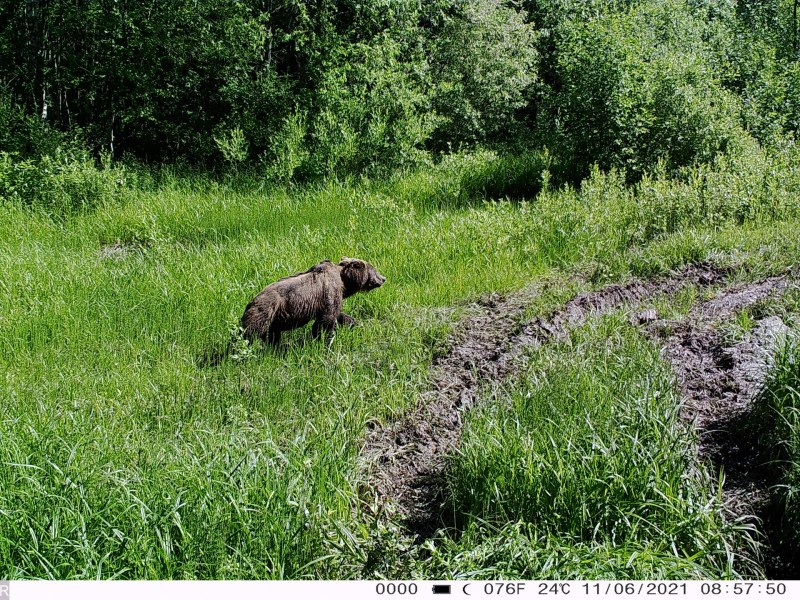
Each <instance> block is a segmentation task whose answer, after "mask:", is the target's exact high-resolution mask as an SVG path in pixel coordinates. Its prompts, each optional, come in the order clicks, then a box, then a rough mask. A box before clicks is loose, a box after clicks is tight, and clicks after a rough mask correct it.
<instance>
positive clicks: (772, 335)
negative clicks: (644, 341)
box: [646, 276, 798, 576]
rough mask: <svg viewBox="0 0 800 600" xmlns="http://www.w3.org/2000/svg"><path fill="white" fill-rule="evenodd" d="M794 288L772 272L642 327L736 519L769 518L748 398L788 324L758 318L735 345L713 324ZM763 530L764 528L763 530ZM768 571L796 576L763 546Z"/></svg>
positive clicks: (767, 486)
mask: <svg viewBox="0 0 800 600" xmlns="http://www.w3.org/2000/svg"><path fill="white" fill-rule="evenodd" d="M795 285H797V284H796V283H794V282H793V280H792V278H790V277H788V276H787V277H772V278H769V279H764V280H762V281H758V282H755V283H751V284H747V285H740V286H736V287H733V288H729V289H727V290H724V291H722V292H721V293H720V294H718V295H717V296H716V297H715V298H713V299H711V300H708V301H707V302H702V303H700V304H698V305H696V306H695V307H694V308H693V309H692V310H691V311H690V313H689V315H688V316H687V317H686V318H685V319H683V320H681V321H678V322H668V321H655V322H652V323H650V324H649V325H647V327H646V331H647V332H648V333H649V334H650V335H651V336H652V337H653V338H654V339H656V340H657V342H658V343H660V344H661V345H662V347H663V350H662V355H663V356H664V358H665V359H666V360H668V361H669V362H670V364H671V365H672V369H673V372H674V373H675V375H676V378H677V381H678V385H679V386H680V389H681V394H682V397H683V406H682V416H683V417H684V418H685V419H686V420H687V421H690V422H693V423H694V426H695V427H696V429H697V431H698V434H699V448H698V453H699V455H700V457H701V458H702V459H704V460H708V461H710V462H711V463H712V464H713V465H714V467H715V469H716V470H717V471H721V472H722V473H723V474H724V482H723V488H722V493H723V500H724V502H725V504H726V506H727V508H728V509H729V510H730V511H731V512H732V513H733V515H734V516H736V517H742V518H746V517H749V516H751V515H755V516H757V518H758V519H759V520H760V521H761V522H762V523H765V522H768V521H769V520H770V513H771V511H772V508H771V505H770V503H771V500H772V499H771V492H770V490H771V488H772V486H774V485H775V482H774V481H773V480H772V477H773V475H772V473H771V471H770V470H769V469H768V468H766V466H765V459H764V458H763V454H762V451H761V449H760V448H759V447H758V443H757V440H755V439H753V438H752V435H751V434H749V433H748V432H751V431H753V427H752V417H751V410H752V402H753V400H754V399H755V397H756V396H757V395H758V393H759V391H760V390H761V387H762V385H763V383H764V378H765V376H766V374H767V371H768V368H769V360H770V357H771V355H772V354H773V352H774V350H775V347H776V345H777V343H778V340H779V339H780V338H781V337H783V336H785V335H786V333H787V332H788V327H787V326H786V324H785V323H784V322H783V321H782V320H781V318H780V317H777V316H770V317H765V318H763V319H761V320H759V321H757V322H756V324H755V326H754V327H753V329H752V330H751V331H750V332H749V333H748V334H747V335H746V336H745V337H744V338H743V339H742V340H741V341H739V342H736V343H733V342H728V341H726V339H725V336H724V335H723V334H722V333H721V332H720V328H719V326H720V324H722V323H723V322H725V321H727V320H730V319H731V318H733V317H734V315H735V314H736V313H737V312H738V311H741V310H742V309H744V308H747V307H749V306H752V305H753V304H755V303H757V302H760V301H762V300H765V299H767V298H770V297H776V296H779V295H781V294H783V293H784V292H785V291H786V290H787V289H789V288H790V287H792V286H795ZM768 533H769V532H768ZM765 550H766V552H765V554H766V557H765V558H766V561H767V564H766V568H767V572H768V574H770V576H787V575H792V576H797V575H798V572H797V567H794V571H792V568H793V567H791V566H790V565H787V564H785V563H782V561H781V559H780V557H778V556H776V555H774V553H772V552H771V551H770V549H769V548H766V549H765Z"/></svg>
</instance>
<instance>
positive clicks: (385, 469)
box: [362, 263, 727, 538]
mask: <svg viewBox="0 0 800 600" xmlns="http://www.w3.org/2000/svg"><path fill="white" fill-rule="evenodd" d="M726 274H727V273H726V271H725V270H723V269H719V268H717V267H714V266H712V265H709V264H705V263H703V264H698V265H691V266H689V267H686V268H684V269H683V270H681V271H679V272H678V273H676V274H675V275H673V276H671V277H666V278H662V279H659V280H655V281H649V282H643V281H634V282H631V283H628V284H626V285H611V286H608V287H606V288H603V289H601V290H599V291H595V292H589V293H584V294H580V295H578V296H576V297H574V298H573V299H571V300H569V301H568V302H567V303H566V304H565V305H564V306H563V307H562V308H560V309H559V310H557V311H555V312H554V313H553V314H551V315H550V316H549V317H548V318H536V319H533V320H531V321H529V322H525V323H523V322H522V320H523V314H524V311H525V307H526V306H527V305H528V304H529V303H530V301H531V299H532V298H533V297H535V296H536V295H537V294H538V293H539V292H540V291H541V289H540V288H538V287H532V288H528V289H525V290H523V291H521V292H518V293H516V294H512V295H509V296H507V297H505V298H501V297H498V296H494V295H493V296H489V297H486V298H483V299H482V300H481V301H480V302H479V303H477V304H475V305H473V306H471V307H470V309H469V311H468V316H467V317H466V318H465V319H464V321H463V322H462V323H461V325H460V327H459V328H458V330H457V331H456V333H455V334H454V336H453V340H452V342H453V343H452V347H451V349H450V351H449V352H448V353H447V354H445V355H444V356H442V357H440V358H438V359H436V360H435V361H434V364H433V366H432V369H431V373H430V384H429V389H428V390H427V391H426V392H424V393H423V394H422V395H421V396H420V398H419V401H418V404H417V406H416V407H415V408H414V409H413V410H412V411H411V412H410V413H409V414H407V415H406V416H405V417H403V418H402V419H400V420H398V421H396V422H394V423H390V424H387V425H385V426H382V427H377V428H374V429H373V430H372V431H370V432H369V433H368V435H367V437H366V440H365V444H364V448H363V450H362V464H363V465H364V469H365V470H366V471H367V486H366V487H367V489H366V490H365V491H366V492H367V493H369V494H370V495H371V496H372V497H373V498H374V499H375V500H377V504H378V505H379V506H383V507H386V506H391V507H393V508H394V509H396V510H397V511H398V512H399V514H400V516H401V517H402V519H403V520H404V522H405V524H406V526H407V527H408V528H409V530H410V532H411V533H414V534H417V535H419V536H420V537H423V538H424V537H426V536H427V535H429V534H431V533H432V532H433V531H434V530H435V529H436V528H437V527H439V526H440V525H441V524H442V515H443V506H442V503H443V492H444V482H445V478H444V475H445V468H446V457H447V455H449V454H451V453H452V451H453V450H454V449H455V448H456V447H457V445H458V441H459V437H460V433H461V426H462V415H463V414H464V412H465V411H467V410H469V409H470V407H472V406H473V405H474V403H475V402H476V401H477V400H478V399H479V396H480V392H481V388H482V387H483V386H485V385H487V384H489V383H492V382H498V381H500V380H502V379H503V378H505V377H506V376H508V375H509V374H512V373H514V372H515V371H517V370H518V369H519V367H520V365H521V364H522V362H523V360H524V357H525V350H526V349H530V348H533V347H537V346H541V345H543V344H546V343H548V342H550V341H553V340H558V339H561V338H563V337H565V336H566V335H567V334H568V332H569V330H570V329H572V328H574V327H577V326H579V325H581V324H583V323H584V322H585V321H586V320H587V319H588V318H589V317H590V316H596V315H600V314H604V313H608V312H611V311H613V310H615V309H617V308H619V307H620V306H623V305H636V304H638V303H640V302H641V301H643V300H645V299H647V298H652V297H654V296H656V295H659V294H663V293H669V292H672V291H675V290H677V289H679V288H681V287H684V286H687V285H698V286H708V285H714V284H717V283H720V282H722V281H723V280H724V278H725V276H726ZM645 313H647V314H644V313H642V314H640V315H638V316H635V317H636V318H637V319H638V322H647V321H649V320H652V319H653V318H655V317H654V315H652V314H650V312H649V311H645Z"/></svg>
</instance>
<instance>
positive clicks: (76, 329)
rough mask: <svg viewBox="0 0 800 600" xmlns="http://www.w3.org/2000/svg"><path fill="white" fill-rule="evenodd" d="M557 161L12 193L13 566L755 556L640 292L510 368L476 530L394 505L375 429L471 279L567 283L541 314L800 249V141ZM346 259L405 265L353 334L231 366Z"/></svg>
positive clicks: (451, 321) (405, 400)
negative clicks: (271, 322) (267, 288)
mask: <svg viewBox="0 0 800 600" xmlns="http://www.w3.org/2000/svg"><path fill="white" fill-rule="evenodd" d="M548 160H549V159H548V157H547V156H546V155H545V154H538V153H530V154H527V155H524V156H521V157H520V156H517V157H514V158H504V157H501V156H497V155H495V154H492V153H489V152H484V153H477V154H472V155H469V154H463V155H456V156H453V157H450V158H448V159H446V160H445V161H443V162H442V163H441V164H439V165H437V166H431V167H425V168H421V169H419V170H414V171H409V172H404V173H400V174H398V175H395V176H393V177H391V178H388V179H382V180H369V179H351V180H345V181H336V180H333V181H330V182H328V183H324V184H318V185H308V186H262V185H260V184H259V182H258V181H257V180H253V179H251V178H247V177H240V178H230V179H227V180H211V179H208V178H205V177H200V176H173V175H169V174H165V175H164V176H163V177H161V179H160V180H159V181H158V183H154V184H152V185H149V186H141V187H140V188H138V189H131V190H129V191H128V192H126V193H125V194H124V197H123V198H122V199H121V200H114V201H109V202H105V203H101V204H100V205H99V206H97V207H96V208H93V209H91V210H85V211H82V212H77V213H73V214H69V215H67V216H58V215H56V216H53V215H51V214H48V213H46V212H45V211H44V210H43V209H39V208H36V207H32V208H31V207H21V206H20V205H18V204H15V203H13V202H6V203H5V204H3V205H2V206H0V292H1V293H0V382H2V384H1V385H0V406H1V407H2V410H0V414H1V415H2V417H0V418H1V419H2V426H0V578H59V579H71V578H80V579H89V578H102V579H108V578H125V579H138V578H211V579H217V578H220V579H221V578H237V579H238V578H292V579H295V578H297V579H299V578H361V577H381V576H391V577H411V576H414V577H433V576H437V577H438V576H447V577H498V576H520V577H522V576H524V577H532V578H543V577H544V578H565V577H623V576H624V577H632V578H633V577H670V578H682V577H710V578H717V577H732V576H736V575H742V574H745V575H758V574H759V573H760V570H759V566H758V564H757V556H756V554H755V553H754V551H753V549H752V544H751V543H750V542H749V541H748V537H747V532H746V531H744V530H743V528H742V527H740V526H738V525H737V524H735V523H733V524H731V523H728V522H727V521H725V520H724V518H723V514H722V509H721V508H720V505H719V498H718V494H717V492H716V487H717V486H716V484H715V482H714V481H712V478H711V476H710V475H709V473H708V472H707V470H706V468H705V467H704V466H703V465H701V464H698V463H697V459H696V457H695V455H694V454H693V452H692V450H691V448H692V443H693V433H692V432H691V431H689V430H688V429H686V428H685V427H683V426H681V425H680V423H679V422H678V421H677V417H676V415H677V407H678V402H679V399H678V397H677V394H676V392H675V390H674V387H673V383H672V379H671V375H670V373H669V367H668V366H667V365H665V364H664V363H662V362H661V361H660V359H659V358H658V350H657V349H656V348H654V347H653V346H652V345H650V344H649V343H648V342H647V341H646V340H645V339H644V338H641V337H640V336H639V335H638V334H637V333H636V332H635V330H633V329H632V328H630V327H626V326H625V321H624V315H616V316H614V315H612V316H611V317H607V318H605V319H603V320H600V321H597V322H595V321H591V322H590V323H588V324H587V325H586V326H585V327H583V328H581V329H580V330H578V331H576V332H575V333H574V335H573V337H572V338H571V340H570V341H569V342H568V343H567V342H565V343H563V344H558V345H555V346H554V347H552V348H547V349H543V350H541V351H539V354H538V355H537V356H534V357H532V361H531V364H530V366H529V368H528V369H527V370H526V371H525V372H524V373H523V374H522V375H521V376H520V378H519V380H515V381H510V382H507V383H506V384H504V385H503V386H502V387H499V388H496V389H491V390H487V394H486V395H487V398H488V400H487V402H486V404H485V405H484V406H483V407H482V408H481V409H480V410H477V411H476V412H475V413H474V414H473V415H471V416H470V418H469V419H468V423H467V426H466V429H465V432H464V440H463V448H462V450H461V452H460V453H459V454H458V455H457V456H454V457H452V465H453V468H452V469H451V478H450V481H449V485H450V488H449V491H450V495H451V501H452V505H453V507H454V511H456V513H457V515H458V519H457V522H458V523H459V530H458V531H442V532H441V533H440V535H438V536H435V537H434V538H433V539H431V540H428V541H427V542H426V543H425V544H424V545H422V546H413V545H411V544H410V542H409V540H407V539H405V538H404V537H403V536H402V534H401V531H400V529H399V527H398V524H397V523H396V522H394V521H393V518H392V517H391V515H388V516H387V515H383V516H381V518H379V519H378V518H375V517H374V516H371V515H373V510H372V509H373V508H374V506H372V503H373V500H372V499H371V498H369V497H367V496H365V494H363V492H362V491H361V490H362V489H363V486H362V485H361V483H362V482H360V481H359V477H360V475H359V473H360V471H359V468H358V464H359V457H358V454H359V449H360V443H361V440H362V438H363V435H364V433H365V429H366V427H367V423H368V422H386V421H388V420H391V419H393V418H397V417H398V416H399V415H401V414H402V413H403V412H404V411H406V410H407V409H408V408H409V407H411V406H413V405H414V403H415V402H416V400H417V397H418V394H419V393H420V391H421V390H423V389H424V387H425V382H426V373H427V370H428V367H429V365H430V363H431V360H432V357H433V355H434V354H435V353H436V352H440V351H442V349H443V348H444V347H445V344H446V337H447V334H448V332H449V331H451V330H452V328H453V327H454V325H455V324H456V323H457V320H458V317H459V313H460V310H461V307H463V306H465V305H466V303H468V302H469V301H470V300H474V299H475V298H477V297H479V296H480V295H481V294H483V293H486V292H491V291H497V292H506V291H511V290H514V289H518V288H520V287H523V286H524V285H526V284H528V283H530V282H532V281H536V280H538V279H542V278H548V280H549V281H551V282H552V283H553V285H552V286H551V287H550V288H549V292H548V294H547V295H545V296H543V297H542V298H541V299H540V301H538V302H537V303H536V304H535V305H534V306H533V307H532V308H531V309H530V312H531V314H535V313H536V312H541V313H544V312H546V311H547V310H549V309H550V308H552V307H554V306H556V305H557V304H558V303H559V302H562V301H563V300H565V299H567V298H568V297H570V296H571V295H572V294H574V293H575V292H577V291H580V290H582V289H589V288H596V287H600V286H602V285H604V284H606V283H608V282H615V281H624V280H625V279H626V278H630V277H633V276H640V277H649V276H652V275H655V274H658V273H661V272H664V271H667V270H669V269H672V268H676V267H678V266H680V265H683V264H686V263H689V262H692V261H698V260H707V259H708V260H714V261H716V262H719V263H722V264H728V265H734V266H736V267H737V268H739V269H740V270H739V273H740V277H741V278H754V277H758V276H761V275H767V274H772V273H778V272H782V271H783V270H784V269H786V268H787V267H789V266H791V265H795V264H797V261H798V258H800V236H798V235H797V232H798V231H800V201H799V200H798V198H800V152H798V151H797V149H795V148H794V146H791V145H788V146H785V147H782V148H780V149H778V150H773V151H766V150H763V149H762V148H761V147H759V146H758V145H756V144H752V145H750V146H747V147H744V148H742V149H741V150H740V152H739V153H738V154H731V155H728V156H721V157H719V158H718V159H717V160H716V161H714V162H712V163H709V164H707V165H705V166H702V167H696V168H692V169H687V170H685V171H683V172H682V173H681V174H680V176H669V177H668V176H667V175H654V176H646V177H644V178H643V179H642V181H641V182H639V183H637V184H635V185H629V184H627V183H626V182H625V179H624V177H623V176H622V175H621V174H619V173H617V172H615V171H610V172H607V173H603V172H600V171H597V170H596V171H594V172H593V173H592V175H591V176H590V177H589V178H588V179H587V180H585V181H584V183H583V184H582V185H581V186H580V187H579V188H570V187H557V186H552V185H551V184H550V178H549V172H548V170H547V168H548V164H549V163H548ZM341 256H356V257H359V258H364V259H366V260H368V261H370V262H372V263H373V264H374V265H375V266H376V267H377V268H378V269H379V270H380V271H381V273H382V274H384V275H385V276H386V277H387V283H386V285H384V286H383V287H382V288H380V289H378V290H375V291H373V292H370V293H369V294H363V295H357V296H355V297H353V298H351V299H348V300H347V301H346V303H345V308H346V310H347V311H348V312H349V313H350V314H352V315H353V316H354V317H355V318H356V319H357V320H358V321H359V324H358V326H357V327H356V328H354V329H352V330H345V331H341V332H338V333H337V334H336V335H335V337H334V339H333V340H332V341H331V342H330V343H325V342H323V341H316V340H312V339H311V338H310V335H309V331H308V329H305V330H300V331H297V332H293V333H292V334H290V335H286V336H285V338H284V349H283V350H282V351H280V352H274V351H271V350H269V349H264V348H262V347H261V346H260V344H257V345H254V346H252V347H248V346H238V347H237V348H235V351H234V352H233V353H231V355H230V356H228V357H227V358H224V359H223V360H221V361H219V363H218V364H217V361H214V360H210V359H209V357H213V356H215V355H219V353H220V352H222V351H223V350H224V349H225V348H226V347H227V344H228V342H229V340H230V339H231V333H232V331H234V330H235V327H236V325H237V322H238V319H239V317H240V316H241V313H242V311H243V309H244V306H245V305H246V303H247V302H248V301H249V300H250V299H251V298H252V297H253V296H254V295H255V294H256V293H257V292H258V291H259V290H260V289H261V288H262V287H263V286H264V285H266V284H267V283H269V282H271V281H273V280H275V279H277V278H279V277H282V276H284V275H287V274H291V273H294V272H298V271H302V270H305V269H307V268H308V267H310V266H311V265H313V264H315V263H316V262H318V261H319V260H321V259H323V258H329V259H332V260H338V259H339V258H340V257H341ZM677 300H681V299H677ZM690 301H691V298H688V302H690ZM681 306H683V308H680V307H678V308H676V309H675V310H686V309H688V304H687V299H686V298H683V300H682V305H681ZM754 561H755V562H754Z"/></svg>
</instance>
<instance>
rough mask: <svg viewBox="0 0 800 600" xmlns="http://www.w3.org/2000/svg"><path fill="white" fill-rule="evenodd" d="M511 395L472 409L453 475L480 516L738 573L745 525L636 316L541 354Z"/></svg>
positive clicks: (457, 492) (471, 513)
mask: <svg viewBox="0 0 800 600" xmlns="http://www.w3.org/2000/svg"><path fill="white" fill-rule="evenodd" d="M499 395H500V397H499V398H498V399H497V400H496V401H495V402H491V403H489V404H487V406H486V408H484V409H482V410H479V411H478V412H477V413H474V414H471V415H470V419H469V424H468V427H467V430H466V433H465V435H464V441H463V443H462V445H461V448H460V451H459V454H458V455H457V456H456V457H454V459H453V461H452V465H451V469H450V471H449V475H448V480H449V482H450V488H451V490H452V494H453V498H454V503H455V510H456V511H457V513H458V514H460V515H463V516H464V518H465V519H467V521H468V522H470V521H473V520H474V521H476V522H479V523H482V522H488V523H490V524H502V523H506V522H512V523H513V522H516V521H518V520H522V521H523V522H525V523H527V524H529V525H530V529H529V532H530V535H532V537H533V539H534V540H535V539H537V538H539V537H543V538H551V539H552V538H555V539H559V540H563V541H566V540H570V541H571V542H572V543H573V544H596V545H599V546H602V547H606V548H608V547H626V546H630V547H636V546H641V547H644V548H649V549H650V552H651V553H653V554H655V555H656V556H658V555H662V556H663V557H664V560H665V562H666V563H667V564H668V565H669V567H667V568H675V567H676V566H677V565H676V563H679V562H680V561H681V560H684V559H688V558H689V557H691V563H690V564H687V565H686V566H688V567H689V570H688V572H687V573H686V574H685V575H691V574H694V576H698V575H699V574H701V573H716V576H717V577H720V576H726V575H730V569H731V568H732V564H731V556H730V555H729V553H730V551H731V548H732V546H735V545H736V544H735V542H734V539H735V538H734V533H733V531H732V530H731V529H730V526H728V525H726V524H725V523H724V520H723V518H722V514H721V507H720V506H719V505H717V506H715V505H714V504H713V503H709V501H708V497H707V490H708V488H709V487H710V482H709V481H708V480H707V479H706V478H705V477H704V476H703V475H702V474H701V471H700V470H699V469H698V466H697V465H696V464H693V461H694V458H693V452H692V438H691V436H690V435H689V433H688V432H687V431H685V430H684V428H683V427H682V426H681V424H680V422H679V419H678V406H679V403H678V400H677V398H675V397H674V391H673V387H672V377H671V374H670V373H669V372H668V371H667V369H666V368H665V367H664V366H663V365H662V363H661V362H660V360H659V357H658V351H657V349H656V348H654V347H652V345H651V344H649V343H648V342H647V341H646V340H644V339H642V338H640V337H638V335H637V334H636V333H635V331H634V330H633V329H632V328H630V329H629V328H626V326H625V325H624V317H619V318H611V319H607V320H605V321H603V322H600V323H593V324H591V325H590V326H588V327H585V328H583V329H581V330H579V331H576V332H575V333H574V334H573V335H572V336H571V338H570V340H569V341H567V342H564V343H563V344H560V345H559V346H558V347H556V348H547V349H543V350H539V351H535V352H534V353H533V355H532V356H531V362H530V364H529V365H528V367H527V368H526V371H525V373H524V374H523V375H522V377H521V379H520V381H519V382H518V383H515V384H514V386H513V388H512V389H510V390H502V391H499ZM562 543H563V542H562ZM584 551H585V550H584ZM670 556H672V557H673V558H669V557H670ZM537 559H538V560H537V562H538V563H539V564H540V565H541V564H542V563H543V562H544V557H537ZM694 565H697V566H694ZM517 568H519V567H517ZM649 568H652V567H649ZM647 573H648V571H647V570H645V571H644V572H637V571H636V570H634V571H633V572H632V576H633V578H641V577H643V576H645V575H646V574H647ZM527 574H528V575H529V576H532V577H534V578H539V577H540V574H539V573H537V572H536V571H527ZM552 576H554V577H555V578H561V577H563V576H566V574H562V573H560V572H558V571H555V572H552Z"/></svg>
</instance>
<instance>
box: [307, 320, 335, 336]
mask: <svg viewBox="0 0 800 600" xmlns="http://www.w3.org/2000/svg"><path fill="white" fill-rule="evenodd" d="M335 327H336V317H335V316H331V315H324V316H322V317H319V318H317V320H316V321H314V326H313V327H312V328H311V335H312V336H313V337H314V338H318V337H319V336H320V334H321V333H322V332H323V331H324V332H325V333H332V332H333V330H334V328H335Z"/></svg>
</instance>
